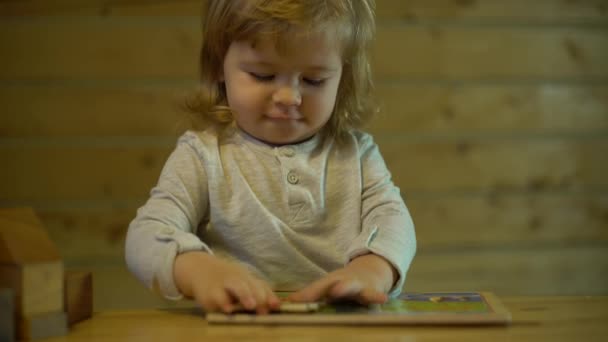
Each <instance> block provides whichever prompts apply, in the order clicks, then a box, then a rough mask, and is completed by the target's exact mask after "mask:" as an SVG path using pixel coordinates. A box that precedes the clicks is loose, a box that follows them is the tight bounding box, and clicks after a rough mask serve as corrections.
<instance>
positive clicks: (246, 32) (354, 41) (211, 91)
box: [186, 0, 378, 140]
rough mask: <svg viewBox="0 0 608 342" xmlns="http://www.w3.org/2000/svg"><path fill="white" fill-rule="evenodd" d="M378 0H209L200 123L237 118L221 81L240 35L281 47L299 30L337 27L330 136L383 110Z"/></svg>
mask: <svg viewBox="0 0 608 342" xmlns="http://www.w3.org/2000/svg"><path fill="white" fill-rule="evenodd" d="M374 9H375V3H374V0H208V1H207V8H206V11H205V12H206V15H205V18H204V23H203V42H202V48H201V52H200V89H198V90H197V91H196V93H194V94H193V96H191V97H190V98H189V99H188V100H187V102H186V107H187V109H188V110H189V111H190V112H191V113H192V114H194V118H195V121H194V122H193V123H194V125H195V126H197V127H199V128H200V127H204V126H208V125H225V124H229V123H231V122H232V121H233V117H232V113H231V111H230V108H229V107H228V103H227V99H226V89H225V86H224V84H223V82H221V74H222V70H223V63H224V57H225V55H226V52H227V50H228V47H229V46H230V44H231V43H232V42H233V41H235V40H254V39H255V38H256V37H259V36H261V35H266V36H270V37H271V38H273V39H274V41H275V42H276V43H277V46H278V47H279V48H280V46H281V45H283V44H284V43H285V42H287V41H288V38H289V35H290V34H293V33H294V32H304V33H320V32H328V30H329V29H333V30H335V33H336V34H337V37H336V38H337V39H338V42H340V43H341V44H342V59H343V71H342V78H341V80H340V84H339V86H338V93H337V96H336V103H335V106H334V110H333V112H332V115H331V118H330V119H329V121H328V122H327V124H326V125H325V127H324V128H323V129H322V131H321V133H322V135H323V136H324V137H328V136H332V137H336V138H338V139H339V140H340V138H341V137H342V136H343V135H344V134H345V133H346V132H348V131H349V130H351V129H354V128H360V127H361V126H363V124H365V122H366V121H367V120H368V119H369V118H371V117H372V116H373V115H374V114H375V113H376V112H377V108H378V107H377V105H376V102H375V100H374V99H373V97H372V93H373V82H372V77H371V68H370V63H369V58H368V49H369V45H370V43H371V41H372V39H373V36H374V33H375V21H374Z"/></svg>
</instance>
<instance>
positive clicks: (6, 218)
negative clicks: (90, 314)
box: [0, 208, 64, 316]
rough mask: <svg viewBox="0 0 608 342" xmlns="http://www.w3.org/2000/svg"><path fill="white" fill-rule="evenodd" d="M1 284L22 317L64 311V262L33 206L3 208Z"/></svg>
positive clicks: (1, 211) (0, 247) (0, 244)
mask: <svg viewBox="0 0 608 342" xmlns="http://www.w3.org/2000/svg"><path fill="white" fill-rule="evenodd" d="M0 287H7V288H11V289H13V291H14V295H15V302H14V303H15V312H16V313H17V315H18V316H19V315H20V316H31V315H35V314H39V313H45V312H55V311H62V310H63V304H64V303H63V262H62V260H61V257H60V256H59V253H58V252H57V249H56V247H55V245H54V244H53V242H52V241H51V239H50V238H49V236H48V234H47V232H46V230H45V229H44V227H43V225H42V223H41V222H40V220H39V219H38V217H37V216H36V215H35V213H34V211H33V210H31V209H27V208H25V209H24V208H20V209H1V210H0Z"/></svg>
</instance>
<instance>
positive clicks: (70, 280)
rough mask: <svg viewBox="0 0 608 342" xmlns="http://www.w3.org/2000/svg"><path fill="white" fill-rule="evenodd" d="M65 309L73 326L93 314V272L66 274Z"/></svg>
mask: <svg viewBox="0 0 608 342" xmlns="http://www.w3.org/2000/svg"><path fill="white" fill-rule="evenodd" d="M64 297H65V311H66V313H67V315H68V324H69V325H70V326H71V325H73V324H75V323H78V322H80V321H82V320H85V319H87V318H91V316H92V315H93V276H92V274H91V272H84V271H80V272H78V271H68V272H66V274H65V296H64Z"/></svg>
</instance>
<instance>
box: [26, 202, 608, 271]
mask: <svg viewBox="0 0 608 342" xmlns="http://www.w3.org/2000/svg"><path fill="white" fill-rule="evenodd" d="M405 199H406V204H407V205H408V208H409V210H410V212H411V214H412V216H413V218H414V223H415V225H416V235H417V237H418V249H419V250H420V251H422V252H429V251H441V250H442V249H447V250H453V249H456V250H463V249H468V248H480V247H486V248H488V246H493V247H500V246H510V247H513V246H518V247H520V248H526V247H534V246H537V245H547V244H549V245H552V246H555V245H557V246H560V245H561V246H568V245H579V244H581V243H584V242H589V241H591V242H593V243H608V229H606V227H608V192H604V193H571V192H559V193H543V192H539V193H514V194H500V193H499V194H465V195H458V194H453V195H451V196H449V195H439V196H423V195H415V194H414V195H411V196H410V195H408V194H405ZM144 202H145V199H144V198H142V199H141V200H133V201H130V202H129V203H116V202H114V203H113V202H108V203H106V204H100V203H99V202H86V201H78V202H75V203H73V204H64V205H63V206H59V207H58V206H57V204H55V203H54V202H48V203H46V204H45V203H41V204H40V206H39V207H38V208H36V212H37V214H38V215H39V216H40V218H41V219H42V221H43V222H44V225H45V227H46V229H47V230H48V231H49V234H50V236H51V239H52V240H53V241H54V242H55V243H56V244H57V246H58V248H59V250H60V251H61V254H62V256H63V257H64V258H66V259H68V260H89V261H91V260H112V259H120V258H122V255H123V250H124V238H125V234H126V230H127V227H128V225H129V222H130V221H131V220H132V219H133V218H134V217H135V213H136V209H137V207H138V206H140V205H142V204H143V203H144ZM572 227H576V229H573V228H572Z"/></svg>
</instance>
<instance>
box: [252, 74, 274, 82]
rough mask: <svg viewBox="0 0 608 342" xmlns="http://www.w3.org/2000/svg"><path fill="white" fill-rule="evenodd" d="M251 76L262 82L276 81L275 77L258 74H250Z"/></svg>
mask: <svg viewBox="0 0 608 342" xmlns="http://www.w3.org/2000/svg"><path fill="white" fill-rule="evenodd" d="M249 75H251V77H253V78H254V79H256V80H257V81H260V82H270V81H272V80H274V75H265V74H258V73H256V72H250V73H249Z"/></svg>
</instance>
